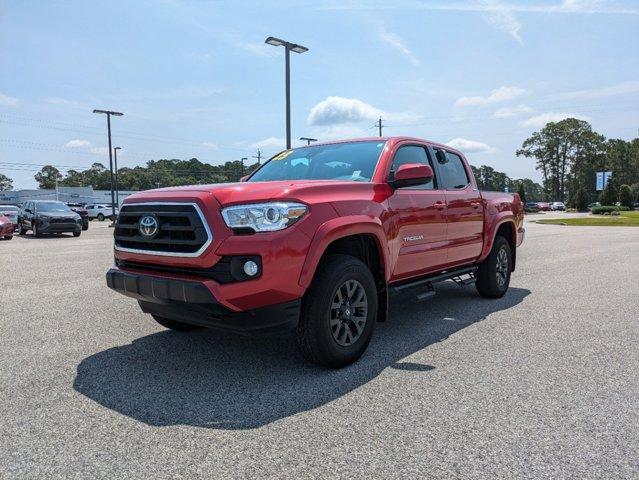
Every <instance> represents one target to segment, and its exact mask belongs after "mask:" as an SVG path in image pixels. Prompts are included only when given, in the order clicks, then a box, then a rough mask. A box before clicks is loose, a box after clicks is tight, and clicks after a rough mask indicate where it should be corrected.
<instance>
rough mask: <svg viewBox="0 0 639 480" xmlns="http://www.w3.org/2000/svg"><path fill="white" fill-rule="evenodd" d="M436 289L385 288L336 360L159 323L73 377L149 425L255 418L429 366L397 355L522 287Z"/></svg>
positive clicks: (239, 422) (243, 422)
mask: <svg viewBox="0 0 639 480" xmlns="http://www.w3.org/2000/svg"><path fill="white" fill-rule="evenodd" d="M437 291H438V294H437V296H436V297H434V298H432V299H430V300H428V301H426V302H416V301H414V297H411V296H410V295H408V294H402V295H401V296H398V297H395V298H393V299H392V301H391V310H390V314H389V319H388V321H387V322H386V323H378V324H377V326H376V331H375V335H374V337H373V340H372V342H371V344H370V345H369V347H368V350H367V352H366V353H365V354H364V356H363V357H362V358H361V359H360V360H359V361H358V362H357V363H355V364H354V365H351V366H350V367H347V368H344V369H342V370H325V369H322V368H319V367H316V366H313V365H310V364H307V363H306V362H305V361H304V360H303V359H302V358H301V357H300V355H299V354H298V353H297V350H296V346H295V343H294V340H293V339H292V336H290V335H288V336H281V337H269V338H245V337H239V336H236V335H229V334H224V333H219V332H216V331H212V330H199V331H196V332H189V333H180V332H172V331H168V330H167V331H162V332H160V333H155V334H152V335H148V336H146V337H142V338H139V339H137V340H134V341H133V343H132V344H130V345H123V346H119V347H114V348H110V349H108V350H105V351H102V352H99V353H96V354H94V355H91V356H90V357H87V358H85V359H84V360H83V361H82V362H81V363H80V364H79V365H78V368H77V376H76V378H75V381H74V384H73V387H74V388H75V390H76V391H78V392H79V393H81V394H82V395H85V396H87V397H88V398H90V399H92V400H94V401H95V402H97V403H99V404H100V405H103V406H105V407H107V408H110V409H112V410H114V411H116V412H119V413H121V414H123V415H127V416H129V417H131V418H134V419H136V420H139V421H140V422H143V423H146V424H148V425H153V426H168V425H190V426H197V427H205V428H215V429H227V430H236V429H251V428H258V427H261V426H264V425H267V424H269V423H271V422H274V421H276V420H279V419H282V418H285V417H289V416H291V415H295V414H297V413H300V412H304V411H307V410H312V409H314V408H317V407H321V406H323V405H325V404H327V403H329V402H331V401H333V400H335V399H338V398H339V397H341V396H343V395H345V394H347V393H349V392H350V391H352V390H354V389H356V388H358V387H360V386H362V385H364V384H366V383H367V382H369V381H370V380H372V379H374V378H375V377H376V376H377V375H379V374H380V373H381V372H382V371H383V370H384V369H386V368H388V367H392V368H394V369H397V370H403V371H406V374H409V375H416V374H417V375H429V370H433V369H434V368H436V366H431V365H421V364H418V363H413V362H409V361H405V362H404V361H402V359H403V358H405V357H407V356H409V355H411V354H413V353H415V352H417V351H419V350H422V349H424V348H427V347H428V346H429V345H432V344H434V343H437V342H442V341H445V340H446V339H447V338H448V337H449V336H450V335H452V334H454V333H455V332H458V331H459V330H462V329H464V328H466V327H468V326H470V325H473V324H475V323H477V322H479V321H481V320H484V319H485V318H486V317H487V316H488V315H490V314H492V313H495V312H498V311H501V310H506V309H509V308H512V307H514V306H515V305H517V304H519V303H521V302H522V300H523V299H524V298H525V297H526V296H527V295H529V294H530V291H529V290H526V289H521V288H512V287H511V288H510V290H509V291H508V293H507V294H506V296H504V297H503V298H501V299H498V300H487V299H483V298H480V297H479V296H478V295H477V294H476V292H475V289H474V288H465V289H460V288H459V287H457V286H456V285H454V284H452V282H446V283H444V284H440V285H439V286H438V287H437ZM149 321H152V320H151V318H149Z"/></svg>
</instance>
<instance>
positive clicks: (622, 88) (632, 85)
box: [552, 81, 639, 100]
mask: <svg viewBox="0 0 639 480" xmlns="http://www.w3.org/2000/svg"><path fill="white" fill-rule="evenodd" d="M638 92H639V81H630V82H622V83H618V84H616V85H608V86H606V87H600V88H590V89H586V90H576V91H574V92H565V93H559V94H557V95H553V96H552V97H553V98H556V99H562V100H568V99H570V100H572V99H582V98H586V99H590V98H607V97H615V96H617V95H628V94H633V93H638Z"/></svg>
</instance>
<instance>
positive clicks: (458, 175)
mask: <svg viewBox="0 0 639 480" xmlns="http://www.w3.org/2000/svg"><path fill="white" fill-rule="evenodd" d="M437 164H438V166H439V174H440V176H441V179H440V184H441V187H442V188H445V189H448V190H454V189H460V188H464V187H466V185H468V184H469V183H470V181H469V180H468V175H467V174H466V169H465V168H464V162H463V161H462V159H461V158H460V157H459V155H456V154H454V153H451V152H447V151H445V150H437Z"/></svg>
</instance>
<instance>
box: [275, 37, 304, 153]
mask: <svg viewBox="0 0 639 480" xmlns="http://www.w3.org/2000/svg"><path fill="white" fill-rule="evenodd" d="M265 43H268V44H269V45H273V46H275V47H284V50H285V59H286V148H287V149H289V148H291V65H290V64H291V60H290V52H295V53H304V52H307V51H308V48H306V47H303V46H302V45H298V44H296V43H290V42H287V41H286V40H281V39H279V38H275V37H268V38H267V39H266V40H265Z"/></svg>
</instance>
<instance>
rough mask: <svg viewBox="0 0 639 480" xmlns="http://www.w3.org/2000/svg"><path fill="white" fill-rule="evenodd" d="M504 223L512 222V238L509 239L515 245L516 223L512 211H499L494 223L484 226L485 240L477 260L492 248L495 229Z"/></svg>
mask: <svg viewBox="0 0 639 480" xmlns="http://www.w3.org/2000/svg"><path fill="white" fill-rule="evenodd" d="M506 223H510V224H512V232H513V233H512V234H513V238H512V239H511V240H512V243H513V245H515V246H516V245H517V225H516V223H515V219H514V218H513V215H512V213H511V212H502V213H499V214H497V215H496V216H495V223H494V224H491V225H487V226H486V230H487V231H486V234H485V237H484V238H485V239H486V242H485V243H484V248H483V249H482V252H481V256H480V257H479V260H478V261H479V262H481V261H482V260H484V259H485V258H486V257H487V256H488V254H489V253H490V251H491V250H492V248H493V244H494V243H495V238H496V237H497V231H498V230H499V228H500V227H501V226H502V225H504V224H506Z"/></svg>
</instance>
